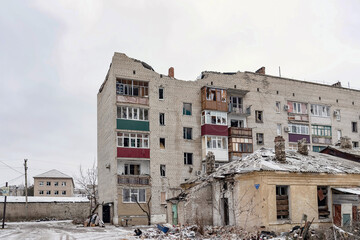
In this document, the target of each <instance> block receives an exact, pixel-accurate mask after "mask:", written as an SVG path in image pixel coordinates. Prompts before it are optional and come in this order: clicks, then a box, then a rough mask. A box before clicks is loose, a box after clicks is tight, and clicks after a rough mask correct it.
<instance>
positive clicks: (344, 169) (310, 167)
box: [186, 148, 360, 198]
mask: <svg viewBox="0 0 360 240" xmlns="http://www.w3.org/2000/svg"><path fill="white" fill-rule="evenodd" d="M260 171H281V172H298V173H328V174H360V163H357V162H353V161H349V160H345V159H343V158H339V157H335V156H331V155H327V154H322V153H316V152H309V155H302V154H300V153H298V152H296V151H293V150H286V162H284V163H281V162H278V161H276V159H275V151H274V149H272V148H261V149H259V150H257V151H255V152H254V153H252V154H251V155H248V156H246V157H244V158H237V159H235V160H233V161H231V162H229V163H227V164H224V165H222V166H220V167H219V168H217V169H216V171H215V172H214V173H212V174H210V175H202V176H199V177H198V178H196V179H190V180H189V181H188V182H187V183H196V184H194V185H195V186H193V187H192V188H190V189H189V190H188V191H187V194H186V195H187V196H186V197H187V198H189V197H190V195H191V193H194V192H196V191H198V190H199V189H201V188H203V187H205V186H207V185H208V184H210V182H212V180H213V179H214V178H224V177H225V176H226V175H231V174H245V173H250V172H260Z"/></svg>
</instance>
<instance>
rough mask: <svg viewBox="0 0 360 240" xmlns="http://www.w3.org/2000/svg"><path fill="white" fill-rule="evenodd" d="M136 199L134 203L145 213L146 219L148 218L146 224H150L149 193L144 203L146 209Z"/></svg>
mask: <svg viewBox="0 0 360 240" xmlns="http://www.w3.org/2000/svg"><path fill="white" fill-rule="evenodd" d="M135 199H136V204H137V205H138V206H139V208H140V209H141V210H142V211H143V212H144V213H145V214H146V216H147V219H148V225H149V226H150V225H151V212H150V201H151V195H150V197H149V199H148V201H147V203H146V207H147V210H145V209H144V208H143V206H141V204H140V203H139V202H138V199H137V198H135Z"/></svg>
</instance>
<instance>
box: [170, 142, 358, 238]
mask: <svg viewBox="0 0 360 240" xmlns="http://www.w3.org/2000/svg"><path fill="white" fill-rule="evenodd" d="M298 145H299V148H298V151H294V150H285V139H284V138H283V137H282V136H277V137H275V148H272V149H269V148H261V149H259V150H257V151H255V152H254V153H253V154H251V155H249V156H247V157H245V158H243V159H241V158H237V159H233V161H232V162H230V163H228V164H225V165H223V166H221V167H219V168H218V169H217V170H216V171H214V172H211V171H208V172H207V174H204V175H202V176H201V177H198V178H196V179H193V180H190V181H187V182H186V183H183V184H181V186H182V188H183V191H182V192H181V193H180V194H179V195H178V196H176V197H173V198H171V199H168V200H167V201H168V222H169V223H171V224H180V225H183V224H196V223H199V222H202V223H203V224H205V225H217V226H223V225H235V226H240V227H242V228H245V229H248V230H251V229H252V230H254V229H258V230H268V231H276V232H281V231H288V230H289V229H291V228H293V227H294V226H299V225H301V224H304V221H305V219H307V220H308V221H312V226H314V227H315V228H326V227H329V226H331V225H332V224H333V223H334V224H336V225H338V226H349V225H351V224H352V223H353V221H355V222H358V220H359V219H358V216H359V215H358V208H359V203H360V202H359V199H360V198H359V197H360V188H359V184H360V163H358V162H355V161H350V160H346V159H343V158H340V157H334V156H330V155H326V154H320V153H317V152H308V148H307V146H306V141H305V140H303V141H299V142H298ZM342 150H343V149H341V151H342ZM211 157H212V156H211V155H210V156H208V158H207V159H208V161H209V162H210V164H211V162H213V161H211ZM174 206H175V207H174ZM175 209H176V212H175V211H174V210H175Z"/></svg>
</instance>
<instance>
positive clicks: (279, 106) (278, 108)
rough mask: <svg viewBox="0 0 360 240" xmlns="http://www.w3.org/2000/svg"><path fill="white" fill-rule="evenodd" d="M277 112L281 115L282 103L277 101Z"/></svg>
mask: <svg viewBox="0 0 360 240" xmlns="http://www.w3.org/2000/svg"><path fill="white" fill-rule="evenodd" d="M275 112H276V113H280V112H281V102H279V101H276V102H275Z"/></svg>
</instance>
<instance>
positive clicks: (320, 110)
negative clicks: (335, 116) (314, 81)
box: [310, 104, 330, 117]
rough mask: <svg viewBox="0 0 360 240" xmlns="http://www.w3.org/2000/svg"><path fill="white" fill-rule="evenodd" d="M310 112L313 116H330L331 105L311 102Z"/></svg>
mask: <svg viewBox="0 0 360 240" xmlns="http://www.w3.org/2000/svg"><path fill="white" fill-rule="evenodd" d="M310 112H311V115H312V116H319V117H330V107H329V106H324V105H318V104H311V106H310Z"/></svg>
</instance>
